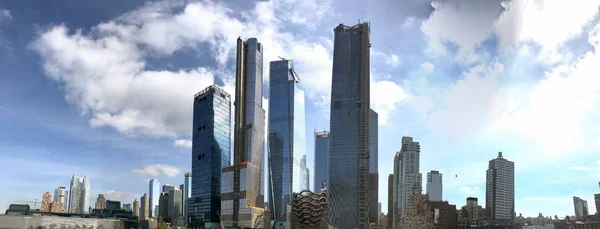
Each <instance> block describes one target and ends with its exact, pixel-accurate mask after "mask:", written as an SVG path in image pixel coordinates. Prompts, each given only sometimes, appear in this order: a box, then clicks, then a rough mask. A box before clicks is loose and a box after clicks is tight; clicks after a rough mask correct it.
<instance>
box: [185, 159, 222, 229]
mask: <svg viewBox="0 0 600 229" xmlns="http://www.w3.org/2000/svg"><path fill="white" fill-rule="evenodd" d="M220 175H221V172H220V171H219V176H220ZM183 186H184V187H183V218H184V219H185V223H186V225H187V222H188V199H189V198H190V197H192V173H191V172H187V173H185V181H184V183H183ZM220 188H221V187H219V189H220ZM219 197H220V196H219Z"/></svg>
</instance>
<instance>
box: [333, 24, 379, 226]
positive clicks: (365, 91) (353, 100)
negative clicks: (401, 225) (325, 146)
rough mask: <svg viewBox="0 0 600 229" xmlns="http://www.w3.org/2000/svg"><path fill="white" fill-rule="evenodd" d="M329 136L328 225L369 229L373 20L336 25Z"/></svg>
mask: <svg viewBox="0 0 600 229" xmlns="http://www.w3.org/2000/svg"><path fill="white" fill-rule="evenodd" d="M333 46H334V47H333V71H332V79H331V111H330V124H329V126H330V128H331V135H330V138H329V160H328V161H329V165H328V169H329V173H328V176H329V179H328V182H329V183H328V184H327V191H328V195H329V196H328V197H329V224H330V225H331V226H334V227H337V228H361V229H362V228H368V227H369V217H368V212H369V203H368V200H369V198H368V190H367V188H368V187H367V185H368V183H367V179H368V177H367V176H368V173H369V137H370V135H369V127H370V126H369V120H370V118H369V115H370V111H371V109H370V85H369V83H370V47H371V43H370V24H369V23H360V24H357V25H354V26H346V25H344V24H340V25H338V26H337V27H336V28H335V29H334V45H333Z"/></svg>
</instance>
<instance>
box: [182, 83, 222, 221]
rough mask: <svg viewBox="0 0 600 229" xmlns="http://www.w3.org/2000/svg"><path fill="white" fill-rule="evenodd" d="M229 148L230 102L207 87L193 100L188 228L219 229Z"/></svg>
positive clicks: (217, 90) (213, 88)
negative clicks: (214, 228) (216, 227)
mask: <svg viewBox="0 0 600 229" xmlns="http://www.w3.org/2000/svg"><path fill="white" fill-rule="evenodd" d="M230 144H231V98H230V96H229V94H227V92H225V91H224V90H222V89H221V88H219V87H217V86H214V85H213V86H209V87H207V88H206V89H204V90H202V91H201V92H198V93H197V94H196V95H195V96H194V120H193V134H192V173H191V175H192V177H191V182H192V184H191V186H192V187H191V195H190V198H189V200H188V214H187V215H188V220H189V221H188V222H189V225H190V226H197V227H202V228H204V227H205V226H208V225H219V217H218V215H217V212H218V211H219V210H220V209H221V169H222V168H223V167H226V166H229V164H230V162H229V161H230ZM187 182H189V181H188V179H187V178H186V183H187Z"/></svg>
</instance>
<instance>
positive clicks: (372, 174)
mask: <svg viewBox="0 0 600 229" xmlns="http://www.w3.org/2000/svg"><path fill="white" fill-rule="evenodd" d="M378 123H379V117H378V114H377V112H375V111H374V110H373V109H370V114H369V175H368V177H367V178H368V179H369V181H368V187H369V188H367V192H368V194H369V223H375V224H377V223H378V222H379V220H378V216H379V211H378V210H377V203H378V202H379V172H378V166H379V160H378V157H379V156H378V147H379V145H378V138H379V136H378V132H379V131H378V129H379V127H378Z"/></svg>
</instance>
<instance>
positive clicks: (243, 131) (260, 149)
mask: <svg viewBox="0 0 600 229" xmlns="http://www.w3.org/2000/svg"><path fill="white" fill-rule="evenodd" d="M262 58H263V47H262V45H261V43H259V42H258V40H257V39H256V38H250V39H248V40H246V41H244V40H242V39H241V38H238V40H237V59H236V78H235V122H234V124H235V126H234V128H233V129H234V147H233V149H234V154H233V166H230V167H225V168H223V174H222V177H221V179H222V182H221V185H222V186H221V218H222V219H223V224H224V226H225V227H247V228H248V227H251V228H256V227H262V226H263V224H262V222H264V221H263V220H262V217H263V216H264V202H265V200H264V194H263V186H264V179H263V174H264V171H263V170H264V168H263V164H264V152H265V151H264V150H265V145H264V140H265V138H264V134H265V110H264V109H263V108H262V101H263V96H262V92H263V88H262V83H263V74H262V69H263V59H262ZM192 173H193V174H195V173H196V172H195V171H192ZM194 181H195V178H194V179H192V182H194Z"/></svg>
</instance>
